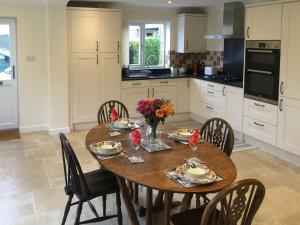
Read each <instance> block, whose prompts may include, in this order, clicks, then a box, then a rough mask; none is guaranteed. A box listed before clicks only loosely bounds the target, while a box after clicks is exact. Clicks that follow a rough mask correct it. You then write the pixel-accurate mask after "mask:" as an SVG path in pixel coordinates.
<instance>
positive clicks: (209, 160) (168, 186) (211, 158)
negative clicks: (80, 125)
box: [85, 124, 237, 225]
mask: <svg viewBox="0 0 300 225" xmlns="http://www.w3.org/2000/svg"><path fill="white" fill-rule="evenodd" d="M146 127H147V124H143V125H142V126H141V128H140V130H141V133H142V134H143V132H144V131H145V130H146ZM174 130H176V128H174V127H172V126H169V125H160V131H161V134H160V139H161V140H162V141H163V142H164V143H165V144H167V145H169V146H170V149H167V150H163V151H157V152H148V151H146V150H145V149H143V148H142V147H140V148H139V149H138V150H136V148H135V146H134V145H133V144H132V143H131V130H123V131H119V133H120V134H119V135H118V136H113V137H112V136H111V135H110V133H111V132H112V130H111V129H110V128H109V127H108V126H107V124H102V125H98V126H96V127H94V128H92V129H90V130H89V131H88V133H87V136H86V143H85V144H86V147H87V150H88V151H89V152H90V153H91V154H92V155H93V156H94V158H95V159H96V160H97V161H98V162H99V164H100V165H101V167H102V168H103V169H106V170H109V171H111V172H112V173H114V174H115V176H116V179H117V182H118V184H119V188H120V192H121V195H122V198H123V201H124V203H125V206H126V208H127V211H128V216H129V220H130V222H131V224H132V225H139V220H138V213H137V205H138V204H139V202H138V199H137V197H134V195H133V194H132V188H131V187H130V185H128V184H129V183H130V184H134V185H136V186H137V185H141V186H144V187H145V188H146V224H147V225H151V224H152V223H153V222H152V221H153V214H154V207H155V206H153V190H158V191H160V193H164V207H163V210H164V213H163V215H164V216H163V223H164V225H169V224H170V212H171V207H172V198H173V194H174V193H181V194H206V193H216V192H219V191H221V190H222V189H224V188H226V187H228V186H230V185H231V184H232V183H233V182H234V181H235V179H236V176H237V171H236V167H235V165H234V163H233V162H232V160H231V159H230V158H229V157H228V156H227V155H226V154H225V153H223V152H222V151H221V150H219V149H218V148H217V147H216V146H215V145H213V144H211V143H209V142H207V141H204V142H201V143H199V145H198V148H197V150H195V151H192V149H191V148H190V147H189V145H187V144H183V143H181V142H177V141H174V140H172V139H170V138H169V136H168V133H170V132H172V131H174ZM107 140H113V141H116V142H121V144H122V149H123V151H124V152H125V153H126V157H118V158H112V159H105V160H103V159H99V157H97V154H95V153H93V152H92V151H91V149H90V145H91V144H94V143H97V142H101V141H107ZM129 156H139V157H141V158H142V159H143V160H144V162H143V163H131V162H130V161H129V160H128V157H129ZM191 157H197V158H198V159H200V160H201V161H203V162H204V164H205V165H206V166H207V167H208V168H209V169H211V170H212V171H214V172H215V173H216V174H217V175H218V176H219V177H221V178H222V180H220V181H216V182H213V183H209V184H203V185H197V186H193V187H188V188H187V187H183V186H182V185H180V184H178V183H177V182H175V181H174V180H172V179H170V178H169V177H168V176H166V173H168V172H170V171H173V170H175V168H177V167H178V166H180V165H182V164H184V163H185V162H186V159H188V158H191Z"/></svg>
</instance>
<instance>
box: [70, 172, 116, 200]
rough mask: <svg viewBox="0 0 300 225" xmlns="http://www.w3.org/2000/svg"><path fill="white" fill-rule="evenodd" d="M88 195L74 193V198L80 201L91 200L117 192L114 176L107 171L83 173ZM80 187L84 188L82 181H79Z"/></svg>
mask: <svg viewBox="0 0 300 225" xmlns="http://www.w3.org/2000/svg"><path fill="white" fill-rule="evenodd" d="M84 178H85V180H86V183H87V186H88V189H89V193H81V194H79V193H76V192H75V194H76V196H77V197H78V198H80V199H82V200H87V199H93V198H95V197H99V196H102V195H106V194H111V193H116V192H118V191H119V185H118V183H117V179H116V177H115V175H114V174H113V173H112V172H110V171H107V170H102V169H99V170H94V171H91V172H88V173H84ZM80 185H81V187H84V184H83V180H80Z"/></svg>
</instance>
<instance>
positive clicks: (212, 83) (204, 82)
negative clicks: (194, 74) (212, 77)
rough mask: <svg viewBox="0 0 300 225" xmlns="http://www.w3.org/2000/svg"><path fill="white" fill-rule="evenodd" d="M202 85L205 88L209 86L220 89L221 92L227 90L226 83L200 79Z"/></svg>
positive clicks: (211, 88)
mask: <svg viewBox="0 0 300 225" xmlns="http://www.w3.org/2000/svg"><path fill="white" fill-rule="evenodd" d="M200 81H201V82H200V86H201V87H203V88H207V89H210V90H213V91H220V92H224V91H225V85H223V84H217V83H214V82H209V81H204V80H200Z"/></svg>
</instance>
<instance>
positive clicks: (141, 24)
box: [128, 20, 167, 69]
mask: <svg viewBox="0 0 300 225" xmlns="http://www.w3.org/2000/svg"><path fill="white" fill-rule="evenodd" d="M146 24H163V26H164V28H163V31H164V37H163V40H164V45H163V49H162V52H163V60H162V65H158V66H153V65H152V66H150V67H149V68H150V69H161V68H165V67H166V40H167V21H157V20H156V21H153V20H145V21H129V22H128V30H129V26H139V27H140V30H141V31H140V56H139V57H140V64H130V63H129V60H128V65H129V67H130V68H133V69H146V65H145V63H146V62H145V54H144V53H145V51H144V50H145V49H144V47H145V30H146V28H145V26H146ZM128 46H129V32H128ZM129 54H130V52H129V49H128V59H129V58H130V56H129ZM147 68H148V67H147Z"/></svg>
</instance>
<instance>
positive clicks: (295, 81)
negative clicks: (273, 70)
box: [280, 2, 300, 99]
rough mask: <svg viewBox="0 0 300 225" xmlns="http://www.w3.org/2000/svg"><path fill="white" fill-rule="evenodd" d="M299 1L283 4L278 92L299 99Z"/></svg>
mask: <svg viewBox="0 0 300 225" xmlns="http://www.w3.org/2000/svg"><path fill="white" fill-rule="evenodd" d="M299 24H300V2H293V3H286V4H284V6H283V17H282V42H281V45H282V47H281V65H280V70H281V71H280V79H281V83H282V85H281V90H280V94H281V95H282V96H284V97H288V98H294V99H300V88H299V84H300V76H299V70H300V63H299V51H300V45H299V35H300V29H299Z"/></svg>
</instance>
